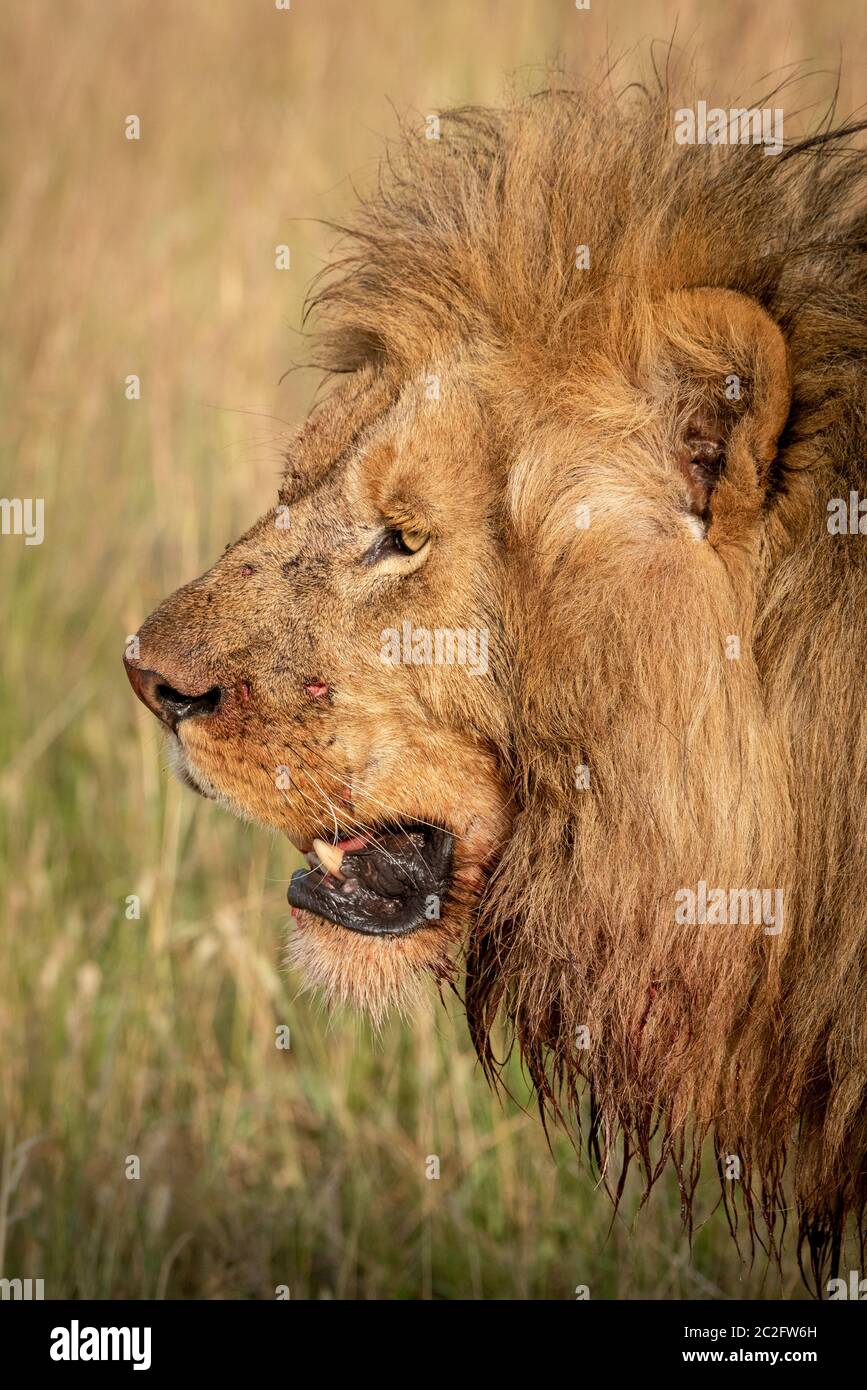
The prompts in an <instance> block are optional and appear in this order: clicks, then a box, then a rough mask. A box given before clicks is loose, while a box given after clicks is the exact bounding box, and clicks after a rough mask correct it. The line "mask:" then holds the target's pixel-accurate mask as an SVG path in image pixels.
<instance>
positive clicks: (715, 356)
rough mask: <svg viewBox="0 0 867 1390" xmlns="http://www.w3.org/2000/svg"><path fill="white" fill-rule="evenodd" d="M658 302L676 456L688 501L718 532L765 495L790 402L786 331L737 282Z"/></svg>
mask: <svg viewBox="0 0 867 1390" xmlns="http://www.w3.org/2000/svg"><path fill="white" fill-rule="evenodd" d="M661 310H662V312H661V315H660V332H661V337H662V339H663V342H662V344H661V346H662V359H661V360H662V362H663V363H664V364H666V365H667V367H668V373H670V374H671V375H673V385H674V398H675V401H676V418H675V423H674V449H675V463H676V466H677V468H678V469H679V471H680V472H681V474H682V475H683V478H684V481H685V483H686V492H687V498H688V505H689V507H690V510H691V511H692V512H693V514H694V515H695V516H697V517H699V518H700V519H701V521H702V522H703V523H705V525H710V524H713V526H714V527H715V536H716V537H717V538H721V537H722V535H723V533H724V532H725V531H726V530H730V529H731V528H732V527H733V526H734V525H742V524H743V521H744V520H745V519H746V518H747V517H748V516H749V515H750V514H751V513H753V514H755V513H758V511H759V510H760V509H761V506H762V503H763V501H764V498H765V494H766V487H767V479H768V472H769V469H770V465H771V463H772V462H773V459H774V456H775V454H776V451H777V444H778V441H779V437H780V433H781V431H782V429H783V426H784V425H785V423H786V420H787V418H788V414H789V408H790V403H791V379H790V374H789V364H788V353H787V350H786V343H785V339H784V338H783V335H782V333H781V331H780V329H779V327H778V325H777V324H776V323H775V322H774V320H773V319H772V318H771V317H770V315H769V314H767V313H766V312H765V310H764V309H763V308H762V307H761V306H760V305H759V304H758V303H756V301H755V300H753V299H749V298H748V297H747V296H746V295H742V294H738V293H736V292H735V291H733V290H718V289H694V290H677V291H674V292H673V293H671V294H669V295H667V296H666V298H665V300H664V301H663V303H662V306H661ZM671 375H670V376H669V384H671Z"/></svg>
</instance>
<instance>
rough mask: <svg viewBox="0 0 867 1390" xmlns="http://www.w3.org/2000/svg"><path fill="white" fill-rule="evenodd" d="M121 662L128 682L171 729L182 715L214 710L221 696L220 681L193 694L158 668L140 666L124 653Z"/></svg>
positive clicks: (175, 727)
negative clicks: (156, 669) (181, 687)
mask: <svg viewBox="0 0 867 1390" xmlns="http://www.w3.org/2000/svg"><path fill="white" fill-rule="evenodd" d="M123 664H124V666H125V667H126V673H127V675H128V676H129V683H130V685H131V686H132V688H133V690H134V691H135V693H136V695H137V696H138V697H139V699H140V700H141V702H142V704H143V705H147V707H148V709H149V710H150V711H151V712H152V713H153V714H155V715H156V717H157V719H161V720H162V722H163V723H164V724H167V725H168V727H169V728H170V729H171V730H172V732H173V733H176V732H177V727H178V725H179V724H180V722H181V720H182V719H190V718H192V716H193V715H207V714H213V713H214V710H215V709H217V707H218V706H219V704H220V701H221V700H222V698H223V690H222V687H221V686H219V685H212V686H211V688H210V690H204V691H202V693H201V694H199V695H194V694H191V693H190V692H188V691H184V690H176V689H175V687H174V686H173V685H169V683H168V681H167V680H166V679H165V677H164V676H161V675H160V673H159V671H148V670H143V669H142V668H141V667H140V666H136V665H135V664H134V663H133V662H131V661H129V660H128V659H127V658H126V657H124V661H123Z"/></svg>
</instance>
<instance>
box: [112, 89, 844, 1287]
mask: <svg viewBox="0 0 867 1390" xmlns="http://www.w3.org/2000/svg"><path fill="white" fill-rule="evenodd" d="M684 104H685V103H684V102H683V100H682V99H680V98H678V99H677V100H675V99H673V97H672V96H671V94H670V93H669V91H668V90H667V89H665V88H664V87H660V88H659V89H656V88H655V89H654V90H652V91H648V90H647V89H645V88H642V87H636V88H632V89H630V90H628V91H627V92H626V93H625V94H624V95H622V96H620V97H617V96H615V95H613V94H611V92H610V89H609V87H607V86H602V87H599V88H594V89H593V90H592V91H589V92H584V91H579V90H577V89H575V88H573V87H569V86H563V87H560V88H556V89H552V90H547V91H545V92H543V93H541V94H539V95H537V96H534V97H531V98H529V99H525V100H521V101H515V102H514V103H512V104H511V105H510V106H509V107H508V108H506V109H504V110H480V109H464V110H458V111H453V112H451V113H445V114H444V115H443V116H442V117H441V124H440V130H439V139H436V140H426V139H424V138H419V137H417V136H410V137H408V138H407V139H406V141H405V142H403V143H402V144H401V145H400V146H399V147H397V148H396V149H395V150H394V151H393V152H392V155H391V157H390V158H389V160H388V161H387V163H386V164H385V166H384V168H383V172H382V176H381V179H380V182H379V186H378V188H377V190H376V192H375V193H374V194H373V195H372V196H371V197H370V198H369V199H368V200H367V201H366V202H364V203H363V205H362V207H361V208H360V210H359V212H358V214H357V216H356V217H355V219H354V221H353V223H352V226H351V227H350V228H349V229H347V230H348V233H349V236H350V238H351V240H350V243H349V244H348V246H347V248H346V250H345V253H344V254H343V255H342V256H341V257H340V259H339V260H338V261H337V263H336V264H335V265H334V266H333V267H332V268H331V269H330V271H329V273H328V274H327V276H326V277H325V279H324V281H323V282H321V283H320V284H319V286H318V287H316V289H315V292H314V294H313V298H312V307H314V308H315V310H316V311H317V317H318V325H319V327H318V338H317V342H318V348H317V353H318V360H319V362H320V363H321V365H323V366H324V367H325V368H326V369H327V370H328V371H330V372H333V373H343V374H350V375H349V380H348V382H346V383H343V384H341V386H340V387H339V388H338V389H336V390H335V391H334V392H333V393H332V394H331V395H330V396H328V397H327V398H326V399H325V401H324V402H323V403H322V404H320V405H319V406H318V407H317V409H316V410H315V411H314V412H313V414H312V416H311V418H310V420H309V421H308V424H307V425H306V426H305V427H304V429H303V430H301V431H300V432H299V435H298V437H297V439H296V440H295V441H294V442H293V444H292V445H291V447H290V449H289V453H288V460H287V471H286V479H285V482H284V488H283V491H282V493H281V508H282V510H280V509H278V510H277V511H275V512H272V513H269V514H268V516H267V517H265V518H263V519H262V521H261V522H260V523H258V524H257V526H256V527H254V528H253V530H252V531H251V532H250V533H249V534H248V535H247V536H245V537H243V538H242V539H241V541H239V542H238V543H237V545H236V546H234V547H232V548H231V549H230V550H229V552H228V553H227V555H226V556H224V557H223V558H222V559H221V560H220V561H219V562H218V564H217V565H216V566H215V567H214V568H213V569H212V570H211V571H209V572H208V574H207V575H205V576H203V577H202V579H200V580H197V581H195V582H194V583H193V584H192V585H188V586H186V587H185V588H184V589H183V590H181V591H179V593H178V594H177V595H174V596H173V597H172V598H171V599H169V600H167V602H166V604H164V605H163V606H162V607H161V608H160V609H159V610H158V611H157V613H156V614H154V615H153V616H152V617H151V618H150V619H149V620H148V623H147V624H145V627H144V628H143V629H142V633H141V657H140V660H139V663H138V664H139V665H140V666H141V667H143V668H144V667H146V668H149V669H151V668H152V669H155V670H158V671H159V672H161V673H163V675H164V676H166V674H167V677H168V683H169V684H170V685H171V686H172V687H176V689H177V690H181V691H185V690H186V691H190V690H196V691H199V690H204V689H205V687H206V686H208V687H213V688H215V689H219V690H220V691H222V692H223V694H222V695H221V697H220V700H219V704H218V705H217V706H216V707H215V712H213V713H211V714H210V717H209V718H208V719H204V720H203V719H195V720H190V719H185V720H184V721H183V722H182V723H181V724H180V725H179V726H178V728H177V729H176V731H175V732H176V743H175V745H174V746H175V755H176V758H177V759H178V761H179V763H180V765H181V766H182V769H183V775H184V776H185V777H186V778H187V779H188V780H191V781H192V782H193V783H194V784H195V785H197V786H198V787H199V789H200V790H203V791H205V792H206V794H209V795H213V796H216V797H218V798H219V799H221V800H223V801H224V802H225V803H226V804H227V805H229V806H230V807H231V808H232V809H234V810H236V811H238V812H240V813H241V814H245V815H248V816H250V817H251V818H254V819H257V820H260V821H262V822H264V823H266V824H271V825H274V826H277V827H279V828H280V829H282V830H284V831H285V832H286V833H288V834H290V835H291V836H292V838H293V839H295V840H296V842H298V843H300V844H302V845H303V844H309V843H310V841H311V837H312V836H314V835H319V836H321V835H323V834H325V833H326V832H327V829H328V826H329V824H333V834H334V837H336V838H337V843H344V841H343V840H341V838H340V837H341V836H346V837H351V836H352V835H353V834H355V833H356V832H358V830H359V827H366V828H367V830H368V831H369V830H370V828H371V827H375V826H376V825H377V824H378V823H379V824H381V823H382V822H383V819H384V810H383V808H385V811H387V813H388V816H389V817H391V818H395V817H398V816H399V817H404V818H406V817H413V818H415V819H416V820H420V819H423V820H424V821H426V822H430V823H432V824H435V825H437V826H444V827H447V828H448V829H449V830H450V831H451V832H452V833H453V835H454V837H455V839H454V843H455V850H454V853H455V863H454V870H455V872H454V877H453V880H452V886H451V889H450V892H449V895H448V897H447V899H446V901H445V904H444V908H443V913H442V917H441V919H439V920H437V921H434V922H431V923H430V924H429V925H426V926H423V927H422V929H421V930H419V931H417V932H415V933H413V934H412V935H411V936H408V937H405V938H401V939H394V938H392V939H389V940H380V939H375V938H372V937H369V936H364V935H358V934H355V933H353V932H352V931H346V930H345V929H344V928H343V927H341V926H339V925H334V924H333V923H332V922H327V921H324V920H321V919H319V918H317V917H315V916H311V915H310V914H304V913H302V914H301V922H300V925H299V929H298V931H297V933H296V935H295V937H294V946H293V951H294V956H295V959H296V960H297V961H298V963H299V964H300V965H301V966H302V968H304V969H305V970H306V971H307V972H308V974H309V976H310V977H311V978H312V979H313V980H314V981H315V982H316V983H318V984H319V985H321V986H322V987H324V988H325V989H326V991H328V992H330V993H331V994H332V995H333V996H334V997H335V998H338V999H349V1000H351V1001H354V1002H356V1003H359V1004H361V1005H364V1006H367V1007H369V1008H371V1009H372V1010H373V1012H374V1013H375V1012H377V1011H378V1010H379V1009H381V1008H382V1007H383V1006H385V1005H388V1004H391V1003H396V1002H401V1001H402V1000H405V999H406V998H407V997H408V996H412V995H413V993H414V992H416V991H417V989H418V987H419V984H420V982H422V981H423V980H424V979H425V978H426V977H428V976H429V973H430V972H431V971H433V973H434V974H435V975H438V976H439V977H441V978H454V972H455V962H456V961H461V960H462V961H464V962H465V965H466V1003H467V1012H468V1017H469V1022H470V1027H471V1030H472V1034H473V1038H474V1040H475V1044H476V1047H477V1049H478V1051H479V1054H480V1056H481V1058H482V1059H483V1062H484V1064H485V1067H486V1069H487V1070H488V1071H489V1073H490V1074H492V1075H493V1074H495V1073H496V1070H497V1066H496V1062H495V1060H494V1050H493V1047H492V1043H491V1036H492V1029H493V1028H494V1025H495V1022H496V1020H497V1019H498V1018H500V1019H502V1020H503V1021H505V1023H506V1026H507V1028H509V1029H511V1030H512V1032H513V1036H514V1037H515V1039H516V1040H517V1043H518V1045H519V1046H520V1049H521V1052H522V1054H523V1056H524V1058H525V1060H526V1063H527V1065H528V1067H529V1070H530V1073H531V1075H532V1078H533V1081H534V1082H535V1085H536V1087H537V1089H538V1092H539V1095H540V1098H541V1103H542V1105H543V1107H547V1108H550V1109H552V1110H553V1112H554V1113H555V1114H557V1115H559V1116H561V1117H563V1118H568V1113H569V1112H570V1111H571V1112H572V1113H573V1115H576V1116H577V1110H578V1102H579V1097H580V1095H581V1093H582V1091H583V1089H584V1088H585V1085H586V1086H587V1087H589V1092H590V1095H591V1097H592V1122H591V1133H590V1135H589V1139H590V1145H591V1148H592V1150H593V1152H594V1154H595V1156H596V1158H597V1159H598V1161H599V1162H600V1163H601V1164H602V1166H603V1168H605V1170H606V1172H609V1171H613V1168H614V1154H615V1152H616V1146H617V1145H618V1143H619V1142H620V1141H622V1143H623V1146H624V1150H625V1155H626V1159H627V1161H628V1160H629V1159H630V1158H632V1157H635V1158H636V1159H637V1161H638V1163H639V1165H640V1169H641V1172H642V1174H643V1176H644V1179H645V1182H646V1185H647V1188H648V1190H649V1188H650V1187H651V1186H652V1184H653V1182H654V1181H655V1179H656V1177H657V1176H658V1175H659V1173H660V1172H661V1171H662V1169H663V1168H664V1167H665V1166H666V1164H668V1163H672V1164H674V1165H675V1166H676V1168H677V1172H678V1175H679V1180H680V1184H681V1190H682V1197H683V1206H684V1211H685V1213H686V1218H687V1220H689V1216H690V1212H691V1208H692V1202H693V1196H694V1191H695V1185H696V1181H697V1176H698V1171H699V1163H700V1153H701V1151H702V1149H704V1150H705V1151H706V1152H707V1150H708V1146H712V1148H713V1151H714V1152H715V1153H716V1155H717V1158H718V1162H719V1164H720V1170H721V1181H722V1189H723V1193H724V1195H725V1194H726V1193H728V1192H731V1191H732V1184H731V1183H730V1182H729V1180H728V1177H727V1176H726V1171H725V1165H726V1163H727V1162H728V1161H729V1160H730V1159H731V1158H732V1157H733V1158H736V1159H737V1162H738V1164H739V1167H740V1180H739V1182H738V1183H737V1184H736V1187H737V1190H738V1192H739V1194H740V1199H739V1200H740V1201H742V1203H743V1207H744V1210H745V1212H746V1215H747V1219H748V1224H749V1229H750V1232H751V1235H752V1234H755V1232H756V1229H757V1220H758V1218H759V1217H760V1218H761V1219H762V1228H763V1230H764V1232H766V1233H767V1237H768V1238H769V1240H770V1243H771V1245H772V1246H773V1245H775V1244H776V1243H777V1242H778V1240H779V1238H780V1236H781V1232H782V1229H783V1227H784V1225H785V1220H786V1208H787V1202H788V1200H789V1198H790V1196H793V1199H794V1204H795V1207H796V1213H797V1222H798V1226H799V1231H800V1237H801V1242H802V1244H803V1243H804V1242H806V1247H807V1249H808V1251H809V1257H810V1261H811V1266H812V1274H813V1277H814V1280H815V1282H816V1283H817V1284H821V1281H822V1279H823V1278H824V1277H825V1276H826V1275H827V1273H828V1272H829V1271H831V1270H834V1269H836V1267H837V1265H838V1263H839V1258H840V1252H841V1241H842V1238H843V1233H844V1230H845V1229H846V1228H847V1223H849V1222H850V1218H851V1228H852V1229H853V1230H854V1231H855V1233H856V1235H855V1238H856V1240H860V1248H861V1252H862V1255H863V1232H862V1225H861V1223H862V1217H863V1210H864V1201H865V1186H867V1179H865V1139H867V1111H865V1088H867V1070H865V1069H867V1010H865V1008H864V982H865V973H867V910H865V896H864V890H865V884H867V856H865V811H864V799H865V779H864V769H865V747H867V720H865V702H864V670H865V658H867V651H865V646H867V643H865V635H867V611H865V605H864V594H865V585H864V576H865V545H867V537H864V536H860V535H836V534H832V533H831V531H830V530H829V527H828V524H827V522H828V503H829V501H831V500H832V499H835V498H840V499H846V500H847V504H848V499H849V498H850V493H852V492H857V493H858V494H859V495H863V494H864V493H865V491H867V479H865V462H864V460H865V457H867V393H865V380H867V376H865V353H867V217H865V213H864V178H865V163H864V156H863V154H862V153H861V151H860V147H859V140H858V137H859V135H860V128H859V127H857V126H854V125H853V126H850V127H842V128H836V129H834V128H832V127H831V124H830V122H827V123H825V125H823V127H822V129H821V130H820V131H819V132H818V133H817V134H815V135H814V136H812V137H810V138H805V139H802V140H801V141H799V142H797V143H789V144H787V145H786V147H785V149H784V150H783V152H782V153H779V154H777V155H768V154H767V153H766V152H765V151H764V149H763V148H762V147H761V146H755V147H749V146H707V145H705V146H699V145H694V146H684V145H679V144H677V143H676V141H675V139H674V135H673V125H674V118H673V112H674V109H675V108H676V107H678V106H682V105H684ZM757 104H759V105H764V104H768V103H767V102H760V103H757ZM771 104H779V98H776V99H772V103H771ZM581 247H585V248H587V252H588V253H589V265H588V264H587V259H588V257H587V254H584V256H583V260H582V255H581V253H580V252H578V248H581ZM576 252H578V254H577V255H576ZM735 379H736V382H737V388H736V392H735V394H734V396H732V390H731V383H732V381H733V380H735ZM284 516H288V517H289V518H290V522H289V524H288V525H287V526H286V527H283V528H281V518H282V517H284ZM377 518H378V519H379V521H377ZM380 522H381V523H382V524H383V525H385V526H386V527H387V528H391V530H392V531H394V530H395V528H397V529H398V530H400V528H403V531H405V532H406V534H408V535H410V536H414V537H416V538H423V540H424V542H425V546H428V547H429V558H428V559H427V563H426V564H422V565H421V567H420V568H412V567H411V566H415V564H416V562H415V561H414V560H413V561H411V562H406V563H405V561H406V557H405V556H404V557H403V558H402V560H401V562H400V563H401V564H403V565H404V569H400V567H399V566H398V562H397V560H395V567H394V568H392V569H390V570H388V571H387V572H383V574H382V576H381V577H379V578H377V577H376V567H375V565H374V564H373V562H372V561H371V560H370V555H371V553H372V552H371V550H370V546H371V545H372V544H373V545H374V546H375V545H376V544H380V542H379V541H377V539H376V537H377V535H378V534H379V532H378V530H377V526H378V524H379V523H380ZM865 526H867V523H865ZM413 544H415V541H413ZM365 566H366V568H365ZM287 615H291V621H290V617H289V616H287ZM406 619H411V620H413V621H414V622H417V623H421V624H426V625H427V627H428V628H436V627H438V626H444V627H446V628H448V629H450V630H457V629H461V630H473V631H481V630H484V631H485V632H486V633H489V642H490V665H489V669H488V670H487V671H486V672H485V673H484V675H483V676H481V677H479V676H478V673H477V675H476V676H473V675H472V674H470V673H469V672H467V671H466V670H461V669H459V668H457V667H451V666H450V667H448V668H444V667H443V668H436V667H432V666H429V665H426V664H425V663H424V662H423V661H422V663H421V664H419V665H414V664H412V663H411V662H410V663H408V664H405V665H402V666H401V667H400V668H399V669H397V670H395V669H391V668H384V667H383V665H382V662H381V660H379V638H380V634H381V632H382V631H383V630H384V629H387V628H391V627H392V626H395V627H399V626H400V624H401V623H402V621H404V620H406ZM289 628H291V632H290V631H289ZM282 765H285V766H286V767H287V768H288V783H289V785H288V787H284V788H282V789H280V791H279V794H278V795H275V792H274V776H273V772H274V768H275V767H278V766H282ZM701 884H705V885H709V886H710V889H709V891H711V892H712V891H713V889H714V888H716V887H717V886H719V888H721V889H723V890H724V891H725V893H726V894H729V893H734V894H736V895H737V894H746V895H749V894H751V893H752V892H753V890H756V891H760V890H764V891H765V892H769V893H771V894H773V900H774V901H775V902H779V903H781V904H782V910H781V913H780V915H779V920H776V919H775V920H774V923H773V925H771V923H770V921H769V920H767V919H766V920H764V921H762V920H753V921H747V922H743V921H741V922H739V923H734V924H731V925H724V924H721V923H714V922H713V920H712V918H711V920H708V921H705V922H701V921H699V922H696V923H695V924H692V925H690V924H689V923H685V922H683V921H682V920H679V919H678V914H677V904H678V902H679V901H681V898H682V894H683V892H684V890H686V889H692V890H696V891H698V890H699V885H701ZM777 895H779V896H777ZM624 1168H625V1165H624ZM619 1171H620V1169H619V1159H618V1172H619ZM784 1175H785V1178H784ZM620 1182H621V1179H620V1178H619V1177H617V1178H614V1177H609V1183H610V1185H611V1186H612V1187H613V1188H614V1189H615V1190H616V1189H618V1186H619V1184H620ZM726 1205H727V1209H728V1210H729V1213H730V1216H732V1215H733V1212H734V1210H735V1208H736V1207H737V1205H738V1203H733V1202H731V1201H730V1200H729V1199H728V1198H726Z"/></svg>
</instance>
